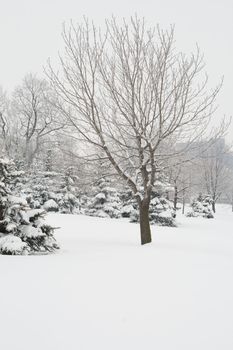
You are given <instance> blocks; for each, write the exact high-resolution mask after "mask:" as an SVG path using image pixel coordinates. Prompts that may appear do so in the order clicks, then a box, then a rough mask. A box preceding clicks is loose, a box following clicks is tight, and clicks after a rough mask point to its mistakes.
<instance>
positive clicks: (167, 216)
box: [121, 181, 176, 227]
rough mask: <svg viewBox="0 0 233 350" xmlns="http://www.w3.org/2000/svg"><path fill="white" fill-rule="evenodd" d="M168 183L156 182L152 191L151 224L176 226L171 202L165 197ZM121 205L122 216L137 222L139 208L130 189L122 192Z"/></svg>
mask: <svg viewBox="0 0 233 350" xmlns="http://www.w3.org/2000/svg"><path fill="white" fill-rule="evenodd" d="M167 188H168V185H167V184H166V183H162V182H161V181H159V182H157V183H156V186H155V189H153V191H152V195H151V202H150V208H149V219H150V222H151V224H157V225H161V226H173V227H174V226H176V222H175V212H174V210H173V206H172V203H171V202H170V201H169V200H168V199H167V198H166V197H165V196H166V192H167ZM121 198H122V202H123V206H122V208H121V215H122V217H128V218H130V222H139V210H138V204H137V201H136V199H135V198H134V196H133V194H132V192H131V191H126V192H125V193H124V194H122V197H121Z"/></svg>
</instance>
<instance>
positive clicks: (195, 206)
mask: <svg viewBox="0 0 233 350" xmlns="http://www.w3.org/2000/svg"><path fill="white" fill-rule="evenodd" d="M211 206H212V198H211V197H210V196H209V195H202V194H201V193H200V194H199V196H198V197H197V198H195V199H193V201H192V203H191V210H190V211H188V212H187V214H186V216H188V217H198V216H202V217H203V218H207V219H212V218H214V215H213V211H212V209H211Z"/></svg>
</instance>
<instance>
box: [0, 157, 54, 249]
mask: <svg viewBox="0 0 233 350" xmlns="http://www.w3.org/2000/svg"><path fill="white" fill-rule="evenodd" d="M13 169H14V164H13V163H12V162H11V161H9V160H7V159H0V253H1V254H8V255H22V254H33V253H36V252H38V253H45V252H53V251H54V250H56V249H58V248H59V246H58V244H57V242H56V240H55V238H54V236H53V231H54V229H53V228H52V227H51V226H49V225H48V224H46V222H45V214H46V212H45V211H44V210H43V209H30V207H29V206H28V202H27V201H26V199H25V198H23V197H20V196H17V195H14V194H13V192H12V189H11V187H12V185H13V184H14V183H16V182H17V180H16V178H17V172H14V170H13Z"/></svg>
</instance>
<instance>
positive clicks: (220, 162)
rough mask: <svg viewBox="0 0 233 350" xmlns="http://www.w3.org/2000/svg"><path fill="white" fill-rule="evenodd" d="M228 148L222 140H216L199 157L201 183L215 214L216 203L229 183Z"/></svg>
mask: <svg viewBox="0 0 233 350" xmlns="http://www.w3.org/2000/svg"><path fill="white" fill-rule="evenodd" d="M228 152H229V148H228V147H227V145H226V144H225V141H224V139H218V140H217V141H216V142H215V143H214V144H213V145H212V146H211V147H210V148H209V149H208V150H207V151H205V152H204V153H203V154H202V157H201V168H202V171H201V179H200V180H201V182H203V184H204V188H205V190H206V192H207V193H208V194H209V195H210V196H211V198H212V200H213V202H212V209H213V212H214V213H215V212H216V202H217V201H218V199H219V198H220V197H221V195H222V194H225V192H226V189H228V188H229V181H231V169H230V168H229V165H228V162H227V156H228V154H229V153H228Z"/></svg>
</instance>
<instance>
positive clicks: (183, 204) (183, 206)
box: [182, 190, 185, 214]
mask: <svg viewBox="0 0 233 350" xmlns="http://www.w3.org/2000/svg"><path fill="white" fill-rule="evenodd" d="M184 211H185V190H183V198H182V214H184Z"/></svg>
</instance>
